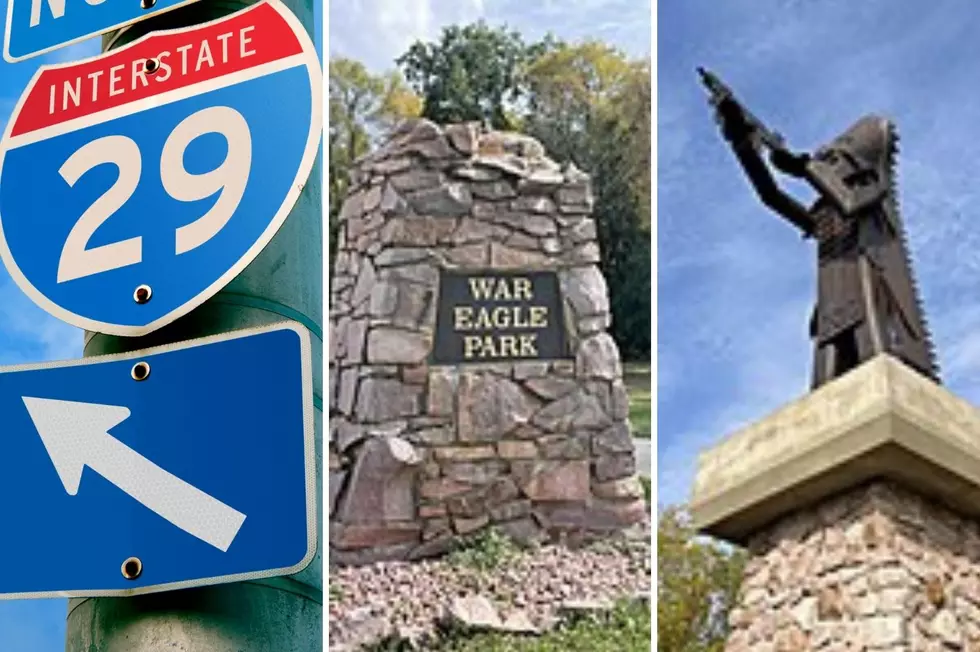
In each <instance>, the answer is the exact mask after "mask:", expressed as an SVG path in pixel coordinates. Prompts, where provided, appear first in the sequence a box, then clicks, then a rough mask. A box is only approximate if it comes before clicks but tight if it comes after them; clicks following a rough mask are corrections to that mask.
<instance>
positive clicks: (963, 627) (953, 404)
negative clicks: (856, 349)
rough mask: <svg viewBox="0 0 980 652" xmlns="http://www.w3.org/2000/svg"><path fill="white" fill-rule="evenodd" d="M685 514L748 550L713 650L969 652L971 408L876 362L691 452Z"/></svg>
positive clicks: (975, 641)
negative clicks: (691, 482)
mask: <svg viewBox="0 0 980 652" xmlns="http://www.w3.org/2000/svg"><path fill="white" fill-rule="evenodd" d="M691 511H692V516H693V519H694V523H695V525H696V526H697V527H698V528H699V530H700V531H702V532H704V533H706V534H711V535H714V536H716V537H719V538H722V539H725V540H728V541H730V542H734V543H737V544H740V545H744V546H747V547H748V549H749V552H750V555H751V557H750V560H749V563H748V566H747V569H746V574H745V578H744V581H743V586H742V590H741V592H740V596H739V601H738V604H737V606H736V608H735V609H734V610H733V611H732V613H731V616H730V622H731V625H732V634H731V636H730V639H729V641H728V645H727V647H726V650H728V651H729V652H734V651H736V650H748V649H750V648H751V649H752V650H753V652H766V651H780V652H783V651H786V652H788V651H791V650H792V651H797V650H799V651H802V650H895V651H897V650H933V649H936V650H943V649H960V650H978V651H980V528H978V522H980V410H977V409H976V408H974V407H973V406H971V405H970V404H968V403H966V402H965V401H962V400H960V399H958V398H957V397H955V396H953V395H952V394H951V393H950V392H949V391H948V390H946V389H944V388H942V387H940V386H938V385H935V384H933V383H932V382H930V381H928V380H926V379H924V378H923V377H921V376H919V375H918V374H916V373H915V372H913V371H911V370H909V369H908V368H907V367H905V366H904V365H902V364H901V363H899V362H897V361H895V360H894V359H892V358H889V357H887V356H880V357H878V358H876V359H874V360H871V361H869V362H868V363H866V364H864V365H863V366H862V367H860V368H858V369H856V370H854V371H853V372H851V373H849V374H848V375H846V376H844V377H842V378H840V379H838V380H836V381H834V382H832V383H829V384H827V385H825V386H823V387H821V388H820V389H818V390H817V391H815V392H812V393H810V394H808V395H807V396H805V397H803V398H802V399H800V400H798V401H795V402H794V403H791V404H790V405H788V406H786V407H785V408H783V409H781V410H779V411H777V412H776V413H775V414H773V415H771V416H770V417H768V418H766V419H764V420H762V421H761V422H759V423H756V424H754V425H752V426H749V427H748V428H745V429H744V430H742V431H740V432H738V433H736V434H734V435H733V436H731V437H729V438H727V439H726V440H724V441H723V442H722V443H720V444H719V445H718V446H716V447H715V448H713V449H711V450H710V451H707V452H705V453H704V454H703V455H702V457H701V460H700V464H699V471H698V475H697V479H696V481H695V489H694V495H693V499H692V505H691Z"/></svg>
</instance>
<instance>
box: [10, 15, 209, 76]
mask: <svg viewBox="0 0 980 652" xmlns="http://www.w3.org/2000/svg"><path fill="white" fill-rule="evenodd" d="M194 1H195V0H126V1H124V2H120V1H119V0H112V1H111V2H107V1H106V0H7V29H6V34H5V37H4V42H3V43H4V47H3V58H4V59H6V60H7V61H8V62H9V63H15V62H17V61H22V60H24V59H30V58H31V57H36V56H38V55H41V54H45V53H47V52H51V51H52V50H57V49H58V48H62V47H65V46H66V45H71V44H72V43H77V42H79V41H83V40H85V39H87V38H91V37H93V36H98V35H99V34H103V33H105V32H109V31H112V30H115V29H118V28H123V27H125V26H126V25H131V24H133V23H135V22H138V21H141V20H143V19H146V18H149V17H151V16H158V15H160V14H162V13H163V12H165V11H170V10H171V9H176V8H178V7H182V6H184V5H187V4H190V3H191V2H194Z"/></svg>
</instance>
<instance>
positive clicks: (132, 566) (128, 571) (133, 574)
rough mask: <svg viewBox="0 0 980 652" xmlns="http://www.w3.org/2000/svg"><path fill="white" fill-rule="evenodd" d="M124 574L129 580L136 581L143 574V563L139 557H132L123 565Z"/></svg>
mask: <svg viewBox="0 0 980 652" xmlns="http://www.w3.org/2000/svg"><path fill="white" fill-rule="evenodd" d="M122 574H123V577H125V578H126V579H127V580H135V579H136V578H137V577H139V576H140V575H142V574H143V562H141V561H140V559H139V557H130V558H129V559H127V560H126V561H124V562H123V563H122Z"/></svg>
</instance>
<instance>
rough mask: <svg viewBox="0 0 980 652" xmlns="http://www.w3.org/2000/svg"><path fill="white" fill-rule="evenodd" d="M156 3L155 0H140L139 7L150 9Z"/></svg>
mask: <svg viewBox="0 0 980 652" xmlns="http://www.w3.org/2000/svg"><path fill="white" fill-rule="evenodd" d="M156 3H157V0H140V7H142V8H143V9H152V8H153V5H155V4H156Z"/></svg>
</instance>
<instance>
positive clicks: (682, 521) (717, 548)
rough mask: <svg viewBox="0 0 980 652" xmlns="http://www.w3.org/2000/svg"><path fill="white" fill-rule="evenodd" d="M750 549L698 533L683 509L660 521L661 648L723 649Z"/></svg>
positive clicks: (677, 651) (678, 651)
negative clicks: (745, 551)
mask: <svg viewBox="0 0 980 652" xmlns="http://www.w3.org/2000/svg"><path fill="white" fill-rule="evenodd" d="M744 567H745V553H744V552H743V551H741V550H732V549H729V548H727V547H725V546H723V545H721V544H719V543H716V542H714V541H710V540H705V539H704V538H701V537H698V536H697V533H696V532H695V531H694V529H693V528H692V527H691V523H690V520H689V518H688V516H687V514H686V512H685V511H684V509H683V508H679V507H669V508H666V509H663V510H661V511H660V515H659V521H658V524H657V647H658V649H659V650H661V651H662V652H722V650H724V648H725V640H726V639H727V638H728V631H729V627H728V613H729V611H731V609H732V607H733V606H734V604H735V600H736V598H737V595H738V589H739V584H740V583H741V580H742V572H743V569H744Z"/></svg>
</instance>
